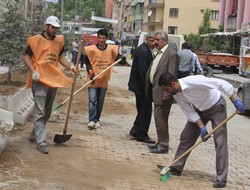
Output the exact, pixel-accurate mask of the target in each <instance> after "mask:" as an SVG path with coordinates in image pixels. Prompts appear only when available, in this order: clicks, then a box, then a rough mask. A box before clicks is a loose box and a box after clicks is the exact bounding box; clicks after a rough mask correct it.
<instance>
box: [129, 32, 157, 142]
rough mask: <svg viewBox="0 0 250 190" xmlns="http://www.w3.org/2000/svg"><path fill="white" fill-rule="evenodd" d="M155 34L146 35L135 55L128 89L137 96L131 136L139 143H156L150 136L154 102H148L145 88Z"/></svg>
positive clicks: (152, 54)
mask: <svg viewBox="0 0 250 190" xmlns="http://www.w3.org/2000/svg"><path fill="white" fill-rule="evenodd" d="M154 43H155V41H154V36H153V33H148V34H147V35H146V41H145V42H144V43H142V44H141V45H140V46H138V47H137V48H136V50H135V52H134V55H133V62H132V68H131V72H130V77H129V82H128V87H129V88H128V89H129V90H130V91H132V92H134V94H135V101H136V110H137V116H136V118H135V121H134V123H133V127H132V128H131V130H130V132H129V135H130V136H131V137H133V138H135V139H136V140H137V141H140V142H146V143H155V141H153V140H152V139H151V138H150V137H149V136H148V129H149V125H150V122H151V115H152V101H150V100H146V96H145V86H146V74H147V71H148V68H149V66H150V64H151V62H152V60H153V58H154V57H155V55H154V52H153V50H154V47H155V46H154Z"/></svg>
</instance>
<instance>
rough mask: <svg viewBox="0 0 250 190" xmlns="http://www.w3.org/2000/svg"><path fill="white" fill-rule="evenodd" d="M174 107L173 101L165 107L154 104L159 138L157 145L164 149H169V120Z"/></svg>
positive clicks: (168, 102)
mask: <svg viewBox="0 0 250 190" xmlns="http://www.w3.org/2000/svg"><path fill="white" fill-rule="evenodd" d="M171 106H172V100H169V101H167V104H165V105H157V104H154V118H155V127H156V133H157V137H158V141H157V144H158V146H159V147H162V148H166V149H168V148H169V125H168V118H169V114H170V110H171Z"/></svg>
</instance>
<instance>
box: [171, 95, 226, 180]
mask: <svg viewBox="0 0 250 190" xmlns="http://www.w3.org/2000/svg"><path fill="white" fill-rule="evenodd" d="M197 112H198V114H199V115H200V118H201V120H202V122H203V123H204V125H206V124H207V123H208V122H209V121H211V123H212V128H215V127H216V126H217V125H219V124H220V123H221V122H222V121H223V120H225V119H226V115H227V112H226V101H225V99H224V98H223V97H221V98H220V100H219V101H218V102H217V103H216V104H215V105H214V106H212V107H211V108H210V109H208V110H205V111H202V112H199V111H197ZM199 136H200V129H199V127H198V126H196V124H195V123H192V122H189V121H188V122H187V123H186V125H185V128H184V129H183V131H182V132H181V137H180V144H179V146H178V148H177V151H176V153H175V159H176V158H178V157H179V156H180V155H182V154H183V153H184V152H186V151H187V150H188V149H189V148H190V147H192V146H193V145H194V144H195V142H196V140H197V139H198V138H199ZM213 138H214V145H215V151H216V180H219V181H223V182H226V181H227V173H228V147H227V126H226V124H225V125H224V126H223V127H221V128H220V129H218V130H217V131H216V132H215V133H214V134H213ZM209 140H210V139H209ZM188 156H189V154H188V155H187V156H186V157H184V158H182V159H180V160H179V161H178V162H177V163H175V164H173V165H172V166H171V167H173V168H175V169H177V170H179V171H182V170H183V168H184V166H185V163H186V161H187V158H188ZM200 156H206V155H200Z"/></svg>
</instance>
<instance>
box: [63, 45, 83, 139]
mask: <svg viewBox="0 0 250 190" xmlns="http://www.w3.org/2000/svg"><path fill="white" fill-rule="evenodd" d="M82 47H83V44H82V41H80V45H79V47H78V54H77V61H76V73H75V75H74V80H73V83H72V87H71V92H70V97H69V105H68V109H67V114H66V120H65V124H64V129H63V134H64V135H66V132H67V126H68V122H69V115H70V108H71V104H72V100H73V93H74V90H75V84H76V78H77V73H78V66H79V63H80V58H81V53H80V52H81V51H82Z"/></svg>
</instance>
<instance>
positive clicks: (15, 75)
mask: <svg viewBox="0 0 250 190" xmlns="http://www.w3.org/2000/svg"><path fill="white" fill-rule="evenodd" d="M26 77H27V70H26V68H25V67H22V68H20V69H16V70H15V71H12V72H11V81H10V83H9V84H8V80H7V79H8V73H4V74H1V75H0V85H1V88H0V95H4V96H9V95H13V94H15V93H16V92H18V91H19V89H20V88H22V87H24V86H25V82H26Z"/></svg>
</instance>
